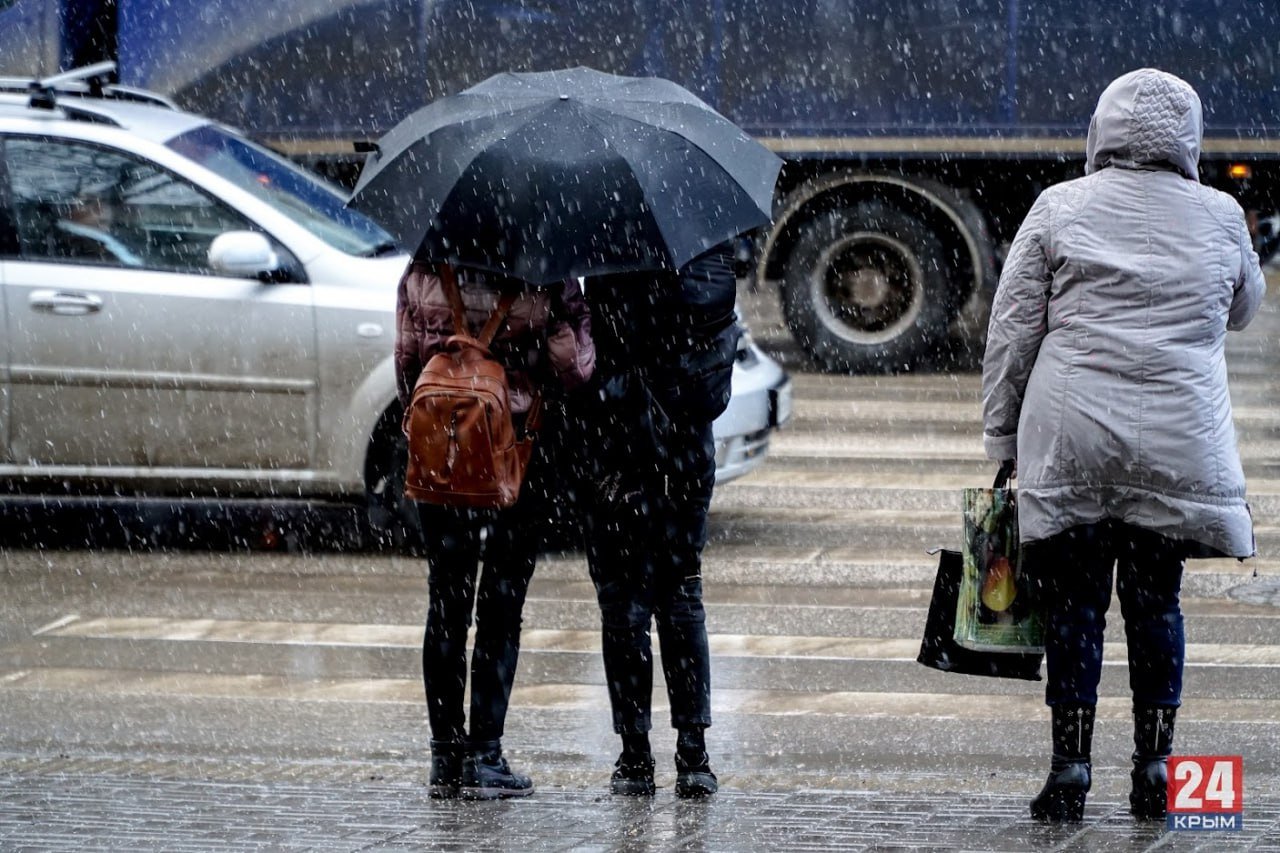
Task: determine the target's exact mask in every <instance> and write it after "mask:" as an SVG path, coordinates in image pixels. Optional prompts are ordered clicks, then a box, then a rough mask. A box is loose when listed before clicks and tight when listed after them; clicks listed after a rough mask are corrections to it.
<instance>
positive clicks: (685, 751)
mask: <svg viewBox="0 0 1280 853" xmlns="http://www.w3.org/2000/svg"><path fill="white" fill-rule="evenodd" d="M718 790H720V782H719V780H717V779H716V774H714V773H712V772H711V759H710V758H708V757H707V742H706V738H705V736H704V735H703V727H702V726H689V727H688V728H683V729H681V730H680V732H679V734H677V736H676V796H677V797H683V798H685V799H689V798H692V797H707V796H710V795H711V794H714V793H715V792H716V791H718Z"/></svg>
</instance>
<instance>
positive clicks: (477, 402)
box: [402, 265, 542, 508]
mask: <svg viewBox="0 0 1280 853" xmlns="http://www.w3.org/2000/svg"><path fill="white" fill-rule="evenodd" d="M439 275H440V280H441V283H442V284H443V286H444V291H445V294H446V296H447V297H448V299H449V306H450V308H451V309H452V310H453V329H454V334H453V336H452V337H450V338H449V339H448V340H447V341H445V344H444V349H443V350H442V351H441V352H439V353H437V354H436V355H434V356H432V357H431V360H430V361H428V362H427V364H426V366H425V367H424V368H423V369H422V373H421V374H419V376H418V381H417V383H416V384H415V385H414V388H413V396H412V398H411V399H410V402H409V408H408V409H407V410H406V411H405V413H404V421H403V424H402V427H403V429H404V434H405V435H406V436H407V437H408V439H409V460H408V467H407V469H406V471H405V489H404V491H405V495H406V496H408V497H410V498H413V499H414V500H419V501H426V502H427V503H433V504H442V505H445V506H460V507H497V508H502V507H509V506H511V505H512V504H514V503H515V502H516V498H517V497H519V495H520V485H521V483H522V482H523V481H524V474H525V469H526V468H528V465H529V457H530V456H531V455H532V453H533V440H534V433H535V432H536V431H537V428H538V423H539V420H540V415H541V403H542V397H541V395H535V396H534V398H533V404H532V406H531V407H530V409H529V414H528V417H527V418H526V419H525V425H524V434H523V436H521V437H520V438H517V437H516V430H515V426H514V423H513V421H512V417H511V402H510V398H509V394H508V387H507V372H506V370H505V369H504V368H503V366H502V365H501V364H500V363H499V362H498V361H497V360H496V359H494V358H493V356H492V355H491V354H490V352H489V344H490V343H492V342H493V337H494V335H495V334H496V333H497V331H498V328H499V327H500V326H501V325H502V321H503V320H504V319H505V318H506V316H507V312H508V311H510V310H511V306H512V305H513V304H514V303H515V300H516V296H515V294H512V293H504V294H503V295H502V297H501V298H500V299H499V301H498V306H497V308H495V309H494V311H493V313H492V314H491V315H490V316H489V320H488V322H486V323H485V325H484V328H483V329H482V330H481V332H480V334H479V335H477V336H474V337H473V336H472V335H471V334H470V332H469V330H468V328H467V319H466V309H465V308H464V306H463V304H462V294H461V293H460V292H459V291H458V283H457V280H456V278H455V277H454V272H453V268H452V267H451V266H448V265H444V266H441V267H440V269H439Z"/></svg>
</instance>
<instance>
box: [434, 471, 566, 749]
mask: <svg viewBox="0 0 1280 853" xmlns="http://www.w3.org/2000/svg"><path fill="white" fill-rule="evenodd" d="M543 458H544V455H543V454H542V453H541V451H540V449H539V448H536V447H535V450H534V455H533V459H532V460H531V462H530V469H529V472H528V476H527V478H526V481H525V484H524V487H523V488H522V489H521V493H520V499H519V500H518V501H517V502H516V504H515V505H514V506H512V507H510V508H508V509H503V510H476V509H460V508H453V507H441V506H435V505H432V504H426V503H419V504H418V512H419V515H420V517H421V519H422V529H423V535H424V539H425V547H426V552H427V594H428V607H427V626H426V633H425V636H424V637H423V641H422V680H423V685H424V687H425V689H426V696H427V720H428V722H429V723H430V726H431V739H432V740H433V741H460V740H462V739H463V738H464V737H465V736H466V733H467V732H466V728H465V723H466V718H465V717H464V715H463V709H462V706H463V695H464V691H465V689H466V680H467V657H466V655H467V631H468V629H469V628H470V627H471V611H472V605H473V604H474V606H475V615H476V636H475V648H474V649H473V650H472V653H471V709H470V713H471V717H470V719H471V731H470V740H471V742H472V743H475V744H486V743H491V742H493V741H497V740H499V739H501V737H502V733H503V726H504V724H505V721H506V717H507V705H508V703H509V701H510V698H511V686H512V683H513V681H514V680H515V673H516V663H517V661H518V659H519V657H520V624H521V611H522V610H523V609H524V600H525V595H526V594H527V593H528V590H529V581H530V579H531V578H532V577H533V568H534V563H535V561H536V558H537V548H538V539H537V536H536V533H537V531H536V528H535V525H536V524H537V516H536V513H535V511H534V509H533V507H534V505H535V504H536V503H537V501H536V500H535V499H533V498H535V497H536V495H535V492H536V490H538V489H539V488H541V487H542V484H543V483H544V482H545V481H546V471H545V463H544V461H543ZM482 533H483V534H484V536H483V540H482ZM477 570H479V576H480V577H479V580H480V586H479V592H478V593H477V591H476V574H477Z"/></svg>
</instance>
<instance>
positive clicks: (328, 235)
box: [168, 125, 398, 256]
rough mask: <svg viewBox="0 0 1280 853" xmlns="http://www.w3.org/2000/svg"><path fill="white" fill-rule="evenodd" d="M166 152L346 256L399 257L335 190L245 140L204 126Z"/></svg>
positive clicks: (174, 141) (369, 221) (382, 235)
mask: <svg viewBox="0 0 1280 853" xmlns="http://www.w3.org/2000/svg"><path fill="white" fill-rule="evenodd" d="M168 146H169V147H170V148H172V149H173V150H174V151H177V152H178V153H179V154H181V155H182V156H184V157H186V158H188V159H190V160H194V161H195V162H197V163H199V164H200V165H202V166H204V167H205V168H206V169H209V170H210V171H211V172H214V173H215V174H217V175H219V176H221V177H223V178H226V179H227V180H228V181H231V182H232V183H233V184H235V185H236V186H238V187H240V188H241V189H244V190H247V191H248V192H250V193H252V194H253V195H255V196H257V197H258V198H260V199H262V200H263V201H265V202H266V203H267V204H269V205H271V206H272V207H274V208H275V209H276V210H278V211H280V212H281V213H283V214H284V215H286V216H288V217H289V218H290V219H292V220H294V221H295V222H297V223H298V224H299V225H301V226H302V227H303V228H306V229H307V230H308V231H310V232H311V233H312V234H314V235H316V236H317V237H319V238H320V239H321V240H324V241H325V242H326V243H328V244H329V245H331V246H334V247H335V248H337V249H340V250H342V251H344V252H346V253H347V254H351V255H363V256H374V255H383V254H389V253H391V252H395V251H398V249H397V247H396V244H395V241H394V240H393V239H392V238H391V235H390V234H388V233H387V232H386V231H384V230H382V228H381V227H379V226H378V225H377V223H375V222H374V221H373V220H372V219H369V218H368V217H367V216H365V215H364V214H362V213H359V212H357V211H354V210H351V209H350V208H348V207H346V205H345V200H344V199H343V197H342V195H341V193H339V192H338V190H336V189H334V188H333V187H331V186H329V185H328V184H326V183H325V182H324V181H322V180H321V179H319V178H318V177H315V176H312V175H310V174H308V173H306V172H304V171H303V170H302V169H300V168H298V167H297V166H294V165H293V164H292V163H290V162H289V161H288V160H285V159H284V158H283V157H280V156H279V155H276V154H273V153H271V152H270V151H268V150H266V149H265V148H262V147H259V146H257V145H254V144H253V143H251V142H249V141H248V140H246V139H244V138H243V137H240V136H236V135H235V134H232V133H228V132H227V131H225V130H222V129H220V128H217V127H214V126H212V125H205V126H204V127H199V128H196V129H195V130H190V131H187V132H186V133H184V134H181V135H180V136H175V137H174V138H173V139H171V140H169V142H168Z"/></svg>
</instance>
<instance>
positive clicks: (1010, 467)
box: [991, 459, 1018, 489]
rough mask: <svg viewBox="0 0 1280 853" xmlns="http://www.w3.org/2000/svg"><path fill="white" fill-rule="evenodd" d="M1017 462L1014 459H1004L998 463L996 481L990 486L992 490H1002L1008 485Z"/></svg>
mask: <svg viewBox="0 0 1280 853" xmlns="http://www.w3.org/2000/svg"><path fill="white" fill-rule="evenodd" d="M1017 467H1018V462H1017V460H1015V459H1006V460H1004V461H1003V462H1001V463H1000V470H999V471H997V472H996V480H995V482H994V483H992V484H991V488H993V489H1003V488H1005V487H1006V486H1008V485H1009V480H1010V479H1011V478H1012V477H1013V472H1014V471H1015V470H1016V469H1017Z"/></svg>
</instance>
